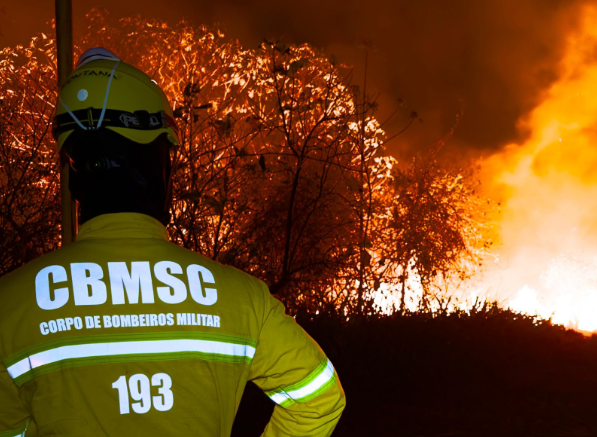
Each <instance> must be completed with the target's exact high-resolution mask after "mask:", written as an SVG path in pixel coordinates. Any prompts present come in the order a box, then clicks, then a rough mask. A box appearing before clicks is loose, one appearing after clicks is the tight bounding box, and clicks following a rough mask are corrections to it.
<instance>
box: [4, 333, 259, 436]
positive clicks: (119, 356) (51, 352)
mask: <svg viewBox="0 0 597 437" xmlns="http://www.w3.org/2000/svg"><path fill="white" fill-rule="evenodd" d="M248 342H249V341H248ZM254 355H255V347H254V346H252V345H249V344H239V343H232V342H225V341H216V340H212V339H196V338H195V339H193V338H178V339H159V340H134V341H114V342H98V343H88V344H72V345H64V346H59V347H54V348H48V349H46V350H42V351H39V352H36V353H32V354H30V355H27V356H25V357H24V358H22V359H20V360H19V361H17V362H15V363H14V364H12V365H10V366H7V370H8V374H9V375H10V376H11V378H12V379H13V380H15V382H16V383H17V385H21V384H23V383H24V382H26V381H28V380H30V379H33V378H34V377H35V376H38V375H40V374H42V373H46V372H47V371H51V370H55V369H57V368H61V367H70V366H73V365H84V364H99V363H107V362H126V361H143V360H161V359H163V360H167V359H184V358H199V359H204V360H208V361H226V362H233V363H245V364H250V363H251V361H252V359H253V356H254ZM0 437H1V435H0Z"/></svg>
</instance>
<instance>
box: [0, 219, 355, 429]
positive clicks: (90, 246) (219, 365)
mask: <svg viewBox="0 0 597 437" xmlns="http://www.w3.org/2000/svg"><path fill="white" fill-rule="evenodd" d="M167 240H168V237H167V233H166V229H165V228H164V227H163V226H162V225H161V224H160V223H159V222H158V221H157V220H155V219H153V218H152V217H149V216H146V215H143V214H135V213H120V214H105V215H101V216H99V217H96V218H94V219H92V220H89V221H88V222H86V223H85V224H84V225H83V226H82V227H81V230H80V233H79V235H78V237H77V241H76V242H75V243H73V244H71V245H69V246H67V247H65V248H63V249H60V250H58V251H56V252H52V253H49V254H47V255H45V256H43V257H41V258H38V259H36V260H35V261H32V262H31V263H29V264H27V265H25V266H23V267H21V268H20V269H18V270H16V271H14V272H12V273H11V274H9V275H6V276H4V277H3V278H1V279H0V360H1V361H0V437H13V436H21V435H24V436H27V437H29V436H49V435H57V436H61V437H65V436H77V437H81V436H170V435H171V436H180V437H181V436H200V437H215V436H229V435H230V431H231V428H232V422H233V420H234V416H235V414H236V410H237V408H238V405H239V402H240V399H241V396H242V394H243V390H244V388H245V384H246V383H247V381H253V382H254V383H255V384H257V385H258V386H259V387H260V388H261V389H262V390H264V391H265V392H266V394H267V395H268V396H269V397H270V398H271V399H272V400H273V401H274V402H276V403H277V404H278V405H276V407H275V409H274V413H273V415H272V418H271V420H270V422H269V424H268V426H267V427H266V429H265V431H264V434H263V435H264V436H329V435H330V434H331V433H332V431H333V429H334V427H335V425H336V423H337V421H338V420H339V418H340V414H341V413H342V410H343V409H344V405H345V397H344V392H343V390H342V387H341V386H340V382H339V380H338V377H337V375H336V372H335V370H334V367H333V366H332V364H331V363H330V361H329V360H328V359H327V358H326V356H325V354H324V353H323V352H322V351H321V349H320V348H319V347H318V345H317V344H316V343H315V341H313V340H312V339H311V338H310V337H309V336H308V335H307V334H306V333H305V332H304V331H303V330H302V329H301V328H300V327H299V326H298V325H297V324H296V323H295V321H294V319H293V318H292V317H289V316H287V315H285V313H284V307H283V305H282V304H281V303H280V302H279V301H278V300H276V299H274V298H273V297H272V296H271V295H270V293H269V291H268V289H267V286H266V285H265V284H264V283H263V282H262V281H260V280H258V279H256V278H253V277H252V276H249V275H248V274H246V273H243V272H241V271H239V270H237V269H234V268H232V267H226V266H223V265H221V264H218V263H217V262H215V261H212V260H210V259H208V258H206V257H204V256H202V255H199V254H196V253H194V252H191V251H189V250H186V249H184V248H182V247H179V246H177V245H175V244H172V243H170V242H168V241H167Z"/></svg>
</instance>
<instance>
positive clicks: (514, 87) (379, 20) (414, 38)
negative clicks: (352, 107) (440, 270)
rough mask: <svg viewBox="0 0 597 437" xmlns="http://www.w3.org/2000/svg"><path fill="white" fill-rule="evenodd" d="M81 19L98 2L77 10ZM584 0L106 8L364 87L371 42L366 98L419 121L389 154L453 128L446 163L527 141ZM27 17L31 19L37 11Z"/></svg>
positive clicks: (34, 5)
mask: <svg viewBox="0 0 597 437" xmlns="http://www.w3.org/2000/svg"><path fill="white" fill-rule="evenodd" d="M74 3H75V5H74V20H75V21H77V20H82V17H83V16H84V14H85V13H86V12H88V11H89V9H90V8H91V7H93V6H95V5H96V4H97V3H96V2H92V1H84V0H80V1H77V2H74ZM582 3H586V0H584V1H581V0H486V1H478V0H452V1H449V2H446V1H437V0H419V1H412V0H367V1H364V0H362V1H355V0H351V1H346V0H327V1H321V0H302V1H299V2H280V1H273V0H255V1H252V2H247V1H246V0H223V1H219V2H196V1H194V0H168V1H167V2H165V1H157V0H129V1H127V2H121V1H116V0H104V1H102V6H104V7H107V8H108V9H109V10H110V11H112V13H113V14H114V15H116V16H126V15H130V14H135V13H140V14H142V15H145V16H147V17H156V18H163V19H165V20H167V21H170V22H176V21H178V20H180V19H182V18H184V19H187V20H190V21H191V22H193V23H195V24H214V23H218V24H219V25H220V26H221V27H222V28H223V29H224V30H225V32H226V33H227V35H228V36H230V37H232V38H237V39H239V40H240V41H241V43H242V44H243V45H245V46H246V47H249V48H250V47H255V46H257V44H259V43H260V42H261V41H262V40H263V38H268V39H282V40H283V41H284V42H286V43H303V42H308V43H310V44H312V45H314V46H316V47H318V48H320V49H322V50H323V51H325V53H327V54H329V55H335V57H336V58H337V59H338V60H339V61H340V62H342V63H346V64H351V65H354V66H355V74H354V82H355V83H356V84H359V85H362V84H363V80H364V71H365V68H364V64H365V51H364V50H363V49H360V48H358V46H359V45H362V43H363V41H365V40H368V41H370V42H369V43H368V45H369V47H370V49H369V55H368V65H367V79H368V80H367V91H368V94H370V95H372V96H375V95H378V94H379V96H378V103H379V111H378V114H377V115H378V118H379V119H380V120H382V121H383V120H385V119H386V118H387V117H388V116H389V115H390V114H391V113H392V112H394V110H395V109H396V107H397V103H396V101H397V99H398V98H401V99H403V101H404V102H405V103H406V104H405V105H404V107H402V108H401V109H400V110H399V111H398V112H397V113H396V115H395V116H394V117H393V118H392V119H391V120H390V121H389V122H388V123H387V124H386V125H384V127H385V128H386V129H387V131H388V134H389V135H392V134H393V133H396V132H398V131H400V130H401V129H402V127H404V126H405V125H406V124H407V122H408V120H409V119H408V116H409V114H410V112H411V111H413V110H414V111H416V112H417V113H418V115H419V116H420V117H421V118H422V119H423V123H422V124H420V123H413V125H412V127H411V128H409V129H408V130H407V131H406V133H404V134H403V135H401V136H399V137H397V138H396V139H395V140H393V141H392V142H391V143H390V144H389V145H388V146H389V150H390V152H392V153H394V154H396V155H400V154H401V153H403V152H405V151H408V152H409V153H410V152H412V151H413V150H420V149H425V148H427V147H429V146H430V145H432V144H433V143H434V142H436V141H437V140H438V139H440V138H442V137H443V136H444V135H445V134H446V133H447V132H449V131H450V129H451V128H452V127H453V126H455V125H456V123H457V115H458V114H460V113H461V114H462V116H461V117H460V118H459V121H458V127H457V129H456V131H455V133H454V135H453V136H452V137H451V138H450V140H449V142H448V143H447V146H446V147H445V148H444V149H443V150H442V153H443V155H444V156H445V157H450V159H454V158H456V159H458V160H462V159H466V158H472V157H475V156H478V155H480V154H486V153H489V152H494V151H496V150H498V149H500V148H501V147H502V146H503V145H505V144H508V143H522V142H524V141H525V139H526V137H527V136H528V135H529V132H528V130H525V129H518V127H517V120H518V119H519V118H521V117H522V116H524V115H525V114H526V113H528V112H529V111H530V110H531V109H532V108H533V107H535V106H536V105H537V104H538V102H540V101H541V99H542V94H543V92H544V91H545V90H546V89H547V88H548V87H549V85H550V84H551V83H553V82H554V81H555V80H557V78H558V77H559V71H558V60H559V59H560V58H561V57H562V54H563V49H564V46H565V41H566V35H567V34H568V33H569V32H570V31H571V30H573V29H574V28H575V27H576V26H577V21H578V19H579V14H580V11H581V8H580V6H581V4H582ZM5 11H6V12H5V13H4V14H2V15H0V20H3V21H2V22H0V29H2V33H3V35H2V36H0V45H2V46H6V45H14V44H16V43H26V41H27V39H28V38H30V37H31V36H32V35H33V34H34V33H35V32H36V31H39V30H41V29H42V28H43V24H44V23H45V22H46V21H49V20H50V19H51V18H52V17H53V13H54V11H53V2H47V1H44V0H31V1H28V2H12V3H10V4H7V5H6V6H5ZM31 11H36V13H35V14H33V17H32V14H31Z"/></svg>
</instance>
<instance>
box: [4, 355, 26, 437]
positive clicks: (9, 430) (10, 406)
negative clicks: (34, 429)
mask: <svg viewBox="0 0 597 437" xmlns="http://www.w3.org/2000/svg"><path fill="white" fill-rule="evenodd" d="M28 424H29V413H28V412H27V410H26V409H25V406H24V405H23V402H22V401H21V398H19V391H18V389H17V386H16V385H15V383H14V382H13V380H12V379H11V378H10V376H9V374H8V371H7V370H6V366H5V365H4V363H2V361H0V437H21V436H24V435H25V431H26V429H27V425H28Z"/></svg>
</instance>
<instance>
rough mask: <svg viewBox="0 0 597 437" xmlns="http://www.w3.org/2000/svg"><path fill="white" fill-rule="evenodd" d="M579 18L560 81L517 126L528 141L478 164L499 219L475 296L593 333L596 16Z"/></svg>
mask: <svg viewBox="0 0 597 437" xmlns="http://www.w3.org/2000/svg"><path fill="white" fill-rule="evenodd" d="M582 17H583V18H582V24H581V25H580V26H579V28H578V30H577V31H576V32H575V33H574V34H573V35H570V36H569V37H568V41H567V50H566V54H565V55H564V57H563V59H562V61H561V65H560V78H559V79H558V80H557V81H556V82H555V83H554V84H553V85H552V86H551V88H550V89H549V90H548V91H547V92H546V93H545V96H544V99H543V101H542V103H541V104H539V105H538V106H537V107H536V108H535V109H534V110H533V111H532V112H531V113H530V114H528V116H526V117H525V118H524V119H522V120H521V121H520V127H521V128H523V129H527V130H528V132H530V136H529V138H528V140H527V141H526V142H525V143H524V144H510V145H508V146H507V147H506V148H505V149H504V150H503V151H501V152H499V153H496V154H494V155H492V156H490V157H487V158H484V159H482V160H481V161H480V162H479V164H480V165H481V168H482V169H483V172H484V173H485V175H486V177H487V180H486V183H485V185H486V186H488V193H487V194H488V195H490V196H491V197H494V198H500V199H501V200H502V215H503V216H502V218H501V221H500V231H499V232H500V240H501V241H500V243H501V244H500V245H499V247H498V252H499V258H497V260H496V262H495V264H494V265H493V266H492V267H491V268H490V269H488V271H487V272H486V274H485V276H484V277H483V280H482V282H481V285H480V286H479V290H481V291H483V292H484V293H487V294H489V295H491V296H493V297H497V298H498V299H499V300H501V301H502V302H503V303H505V304H506V306H508V307H510V308H511V309H513V310H515V311H520V312H524V313H528V314H536V315H539V316H542V317H544V318H550V317H551V318H552V321H553V322H554V323H560V324H563V325H566V326H569V327H573V328H576V329H579V330H584V331H597V147H596V145H597V99H596V98H595V95H596V94H597V58H596V57H595V47H597V9H596V8H594V7H587V8H586V10H584V13H583V15H582Z"/></svg>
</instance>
